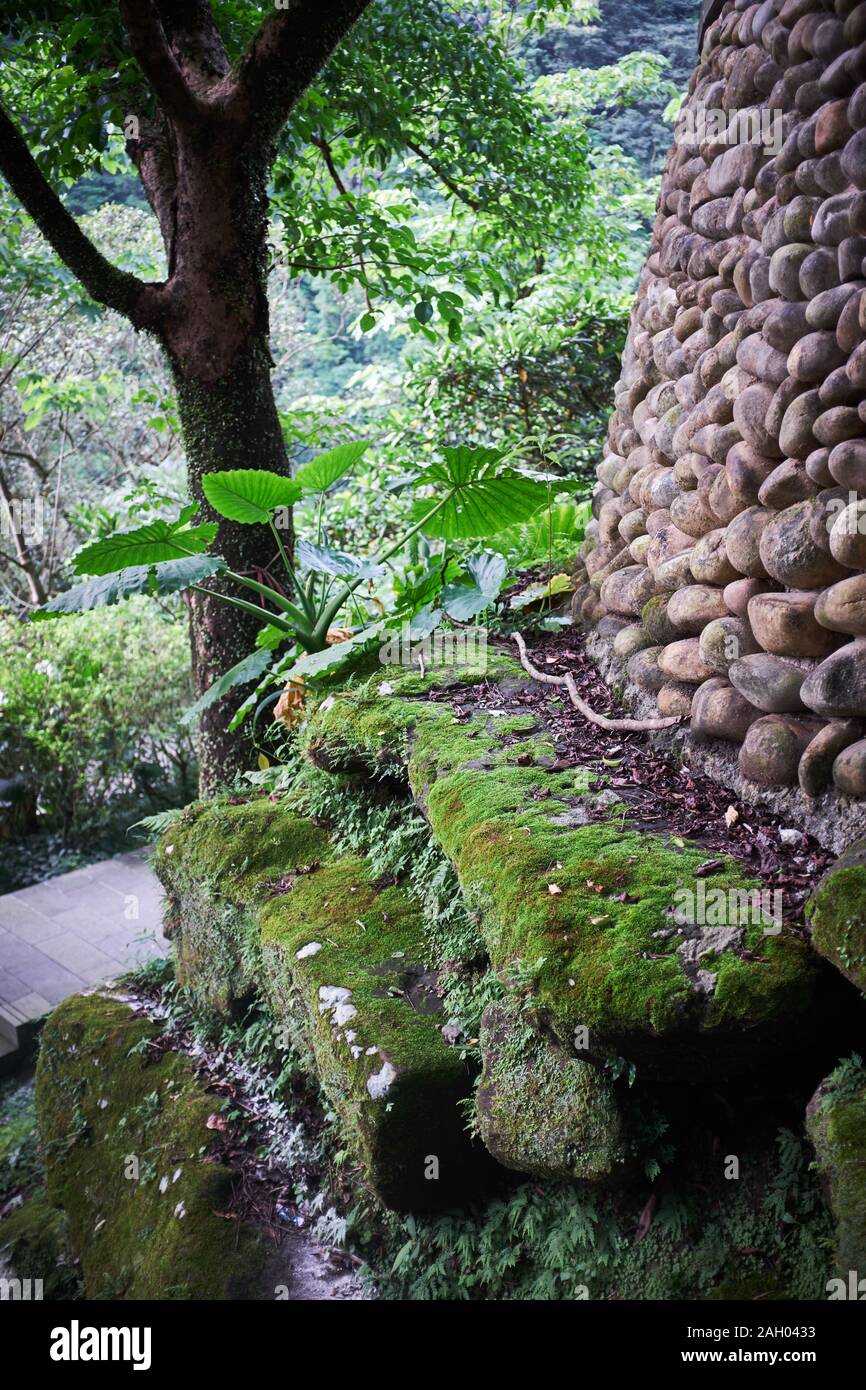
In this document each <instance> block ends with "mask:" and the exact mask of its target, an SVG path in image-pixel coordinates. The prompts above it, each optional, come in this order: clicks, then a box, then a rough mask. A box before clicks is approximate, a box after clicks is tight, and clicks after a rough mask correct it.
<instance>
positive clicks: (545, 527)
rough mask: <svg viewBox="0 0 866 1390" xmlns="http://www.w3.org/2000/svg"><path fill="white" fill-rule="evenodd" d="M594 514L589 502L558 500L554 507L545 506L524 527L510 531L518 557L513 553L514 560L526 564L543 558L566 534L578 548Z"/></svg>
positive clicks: (509, 536)
mask: <svg viewBox="0 0 866 1390" xmlns="http://www.w3.org/2000/svg"><path fill="white" fill-rule="evenodd" d="M590 515H591V512H590V507H589V503H588V502H581V503H577V504H576V503H574V502H554V503H553V505H552V506H551V507H545V509H544V511H542V512H537V513H536V514H535V516H533V517H531V518H530V519H529V521H527V522H526V523H525V524H524V525H523V526H518V527H515V528H514V531H513V532H509V535H508V537H507V540H508V542H509V544H510V545H511V546H513V549H514V551H515V552H516V557H515V555H514V554H513V553H512V563H514V560H515V558H516V559H517V560H518V561H519V562H522V563H526V564H530V563H532V562H533V561H536V560H543V559H544V558H545V556H546V555H547V553H548V551H549V550H550V546H551V542H553V543H554V544H555V543H556V541H557V539H561V538H562V537H568V538H569V541H570V543H571V544H572V546H573V549H574V550H575V551H576V550H577V547H578V545H579V544H580V542H581V540H582V539H583V533H584V530H585V528H586V523H587V521H588V520H589V517H590Z"/></svg>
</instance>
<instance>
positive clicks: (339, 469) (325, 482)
mask: <svg viewBox="0 0 866 1390" xmlns="http://www.w3.org/2000/svg"><path fill="white" fill-rule="evenodd" d="M369 447H370V441H369V439H354V440H352V442H351V443H350V444H338V445H337V447H336V449H328V450H327V451H326V452H325V453H324V454H317V455H316V457H315V458H314V459H310V461H309V463H305V464H304V466H303V467H302V468H299V469H298V471H297V473H296V474H295V476H294V479H293V481H294V482H296V483H297V484H298V486H299V487H301V488H303V490H304V492H326V491H327V489H328V488H329V487H332V486H333V484H334V483H335V482H337V480H338V479H339V478H342V477H343V475H344V474H345V473H348V471H349V469H350V468H354V467H355V464H356V463H357V462H358V461H359V459H361V458H362V457H363V455H364V454H365V453H366V452H367V450H368V449H369Z"/></svg>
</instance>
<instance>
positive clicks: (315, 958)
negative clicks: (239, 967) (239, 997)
mask: <svg viewBox="0 0 866 1390" xmlns="http://www.w3.org/2000/svg"><path fill="white" fill-rule="evenodd" d="M260 924H261V941H262V951H263V970H262V985H263V988H264V989H265V991H266V993H267V995H268V998H269V1000H270V1003H271V1007H272V1009H273V1011H274V1014H275V1016H276V1018H277V1020H278V1021H280V1020H285V1021H286V1022H287V1025H288V1026H289V1027H290V1028H291V1027H293V1026H296V1024H297V1022H298V1020H299V1019H300V1020H301V1021H302V1024H303V1027H304V1030H305V1033H306V1036H307V1038H308V1040H309V1042H310V1045H311V1047H312V1050H313V1053H314V1055H315V1063H316V1073H317V1075H318V1078H319V1081H320V1082H321V1085H322V1087H323V1089H324V1091H325V1093H326V1095H327V1096H328V1098H329V1100H330V1101H331V1103H332V1104H333V1106H334V1108H335V1109H336V1111H337V1113H338V1114H339V1115H340V1117H341V1118H342V1120H343V1122H344V1124H345V1126H346V1130H347V1133H348V1135H349V1136H350V1141H351V1142H352V1143H353V1146H354V1148H355V1150H356V1152H357V1154H358V1156H359V1157H360V1158H361V1160H362V1163H363V1167H364V1171H365V1173H366V1176H367V1178H368V1181H369V1182H370V1184H371V1186H372V1187H373V1189H374V1190H375V1192H376V1193H377V1195H378V1196H379V1197H380V1199H381V1200H382V1201H383V1202H384V1204H385V1205H386V1206H388V1207H392V1208H394V1209H397V1210H419V1209H424V1208H433V1207H441V1206H448V1205H454V1204H458V1203H461V1202H465V1201H466V1200H468V1198H469V1197H471V1195H472V1192H473V1190H474V1189H475V1188H477V1185H478V1183H479V1182H482V1181H483V1180H484V1177H485V1174H486V1172H487V1167H488V1165H487V1163H486V1161H485V1155H484V1154H483V1151H482V1150H481V1149H480V1146H478V1148H477V1149H476V1148H474V1146H473V1145H472V1144H471V1143H470V1140H469V1138H468V1135H467V1133H466V1129H465V1121H464V1118H463V1115H462V1111H461V1108H460V1103H461V1101H463V1100H465V1099H466V1098H467V1097H468V1096H469V1095H470V1094H471V1091H472V1085H473V1081H474V1073H473V1071H472V1069H470V1067H469V1065H468V1063H467V1062H466V1061H465V1060H464V1058H463V1055H462V1053H461V1049H460V1048H458V1047H452V1046H449V1045H448V1043H446V1041H445V1039H444V1037H443V1035H442V1032H441V1026H442V1024H443V1023H444V1021H445V1019H444V1016H443V1014H442V1012H441V1009H442V1003H441V997H440V992H439V985H438V981H437V978H436V975H435V973H434V972H433V971H431V970H429V969H428V968H427V966H426V964H425V942H424V935H423V924H422V917H421V912H420V910H419V908H418V907H417V905H416V904H415V903H413V902H412V901H411V900H410V899H409V898H408V897H407V895H406V893H405V892H404V891H403V890H402V889H401V888H399V887H396V886H394V885H382V884H378V883H376V882H375V881H374V879H373V876H372V871H371V869H370V867H369V865H368V863H367V862H366V860H364V859H360V858H343V859H339V860H337V861H335V862H333V863H331V864H326V865H323V866H322V867H321V868H320V869H319V870H317V871H316V872H315V873H311V874H308V875H306V876H304V877H303V878H300V879H298V880H296V881H295V883H294V886H293V888H292V891H291V892H289V893H286V894H282V895H279V896H277V897H274V898H273V899H272V900H271V901H270V902H269V903H268V904H267V905H265V906H264V907H263V908H262V909H261V911H260Z"/></svg>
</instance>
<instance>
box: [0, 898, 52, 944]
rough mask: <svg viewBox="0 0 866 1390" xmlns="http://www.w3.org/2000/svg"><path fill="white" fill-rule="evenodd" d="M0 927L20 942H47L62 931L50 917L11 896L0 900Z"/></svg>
mask: <svg viewBox="0 0 866 1390" xmlns="http://www.w3.org/2000/svg"><path fill="white" fill-rule="evenodd" d="M0 926H2V927H3V928H4V929H5V930H6V931H8V932H9V934H10V935H11V936H17V937H19V938H20V940H22V941H33V942H36V941H47V940H48V938H49V937H51V936H57V934H58V933H59V932H60V931H62V927H58V926H57V925H56V923H54V922H53V921H52V920H51V918H50V917H46V916H45V915H44V914H43V913H41V912H37V911H35V910H34V909H33V908H32V907H29V906H28V904H27V903H23V902H20V901H19V900H18V899H17V898H15V897H14V896H12V895H7V896H6V897H4V898H0Z"/></svg>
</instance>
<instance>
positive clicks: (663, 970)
mask: <svg viewBox="0 0 866 1390" xmlns="http://www.w3.org/2000/svg"><path fill="white" fill-rule="evenodd" d="M503 722H504V721H503ZM497 725H498V721H497V719H496V718H495V716H492V715H491V714H490V713H489V712H479V713H477V714H476V715H475V716H474V717H473V718H471V719H470V720H468V721H465V722H463V721H462V720H460V721H458V720H456V719H455V716H454V714H453V712H452V710H451V708H450V706H448V705H446V704H442V703H437V704H435V705H429V704H427V705H425V704H423V703H421V702H416V701H412V702H409V701H406V700H401V699H398V698H395V697H378V698H376V697H373V695H372V694H371V692H370V691H366V692H363V693H362V692H358V691H352V692H346V693H344V694H343V695H340V696H337V697H334V698H332V699H331V700H329V701H327V702H326V707H325V706H322V707H320V710H319V711H318V712H317V714H316V715H315V716H314V719H313V727H314V734H313V741H312V745H311V756H313V758H314V761H316V762H317V763H318V765H319V766H323V767H326V768H327V767H329V766H331V767H335V766H340V767H346V766H352V767H353V768H355V769H358V768H363V767H366V768H367V769H368V771H373V772H375V771H376V770H377V769H378V768H380V767H381V765H382V761H381V760H382V756H383V754H382V750H381V749H380V748H377V745H376V738H377V734H376V730H377V729H378V730H384V731H385V733H383V734H380V735H379V737H382V738H385V739H386V740H388V742H387V747H388V750H389V751H388V757H389V759H390V766H391V769H392V771H394V770H396V769H397V768H398V767H399V766H400V765H402V766H404V767H405V768H406V769H407V771H408V779H409V784H410V787H411V790H412V792H413V794H414V796H415V799H416V801H417V802H418V804H419V806H421V807H422V809H423V810H424V812H425V814H426V816H427V818H428V820H429V822H430V826H431V829H432V831H433V834H434V835H435V837H436V839H437V840H438V842H439V843H440V844H441V846H442V848H443V849H444V850H445V853H446V854H447V855H448V856H449V858H450V859H451V860H452V862H453V864H454V866H455V868H456V870H457V874H458V878H459V880H460V884H461V887H462V889H463V892H464V895H465V897H466V900H467V904H468V906H469V907H470V908H471V909H473V910H475V911H477V912H478V913H479V914H480V918H481V925H482V931H483V934H484V936H485V938H486V941H487V944H488V948H489V951H490V955H491V960H492V962H493V964H494V966H495V967H496V968H497V969H498V970H500V971H502V972H505V973H506V974H511V973H515V972H517V973H522V974H525V975H527V974H528V975H529V976H530V978H531V983H532V987H533V989H534V992H535V995H536V998H537V1001H538V1003H539V1005H540V1006H541V1007H542V1008H544V1009H545V1010H547V1011H549V1013H550V1016H551V1018H552V1020H553V1022H554V1026H555V1028H556V1029H557V1031H558V1033H559V1034H560V1036H561V1037H563V1038H566V1037H567V1036H568V1034H569V1032H570V1031H571V1030H572V1029H573V1028H574V1027H576V1026H579V1025H584V1026H586V1027H588V1028H589V1029H590V1033H591V1036H592V1039H593V1045H594V1046H595V1047H596V1048H597V1050H598V1052H600V1053H604V1052H608V1051H610V1050H611V1049H612V1048H613V1049H618V1048H622V1050H623V1051H626V1050H627V1049H628V1048H630V1047H631V1048H634V1047H635V1046H637V1047H638V1050H639V1051H640V1050H641V1048H642V1045H643V1044H645V1043H648V1044H649V1048H650V1050H652V1048H653V1046H654V1044H655V1041H656V1040H657V1039H658V1038H666V1037H667V1038H670V1039H671V1040H672V1041H673V1040H674V1039H675V1038H676V1037H677V1036H678V1035H680V1036H682V1035H683V1034H684V1033H688V1032H691V1033H695V1032H697V1033H698V1034H701V1035H705V1034H707V1033H712V1035H713V1041H714V1042H717V1041H718V1040H719V1039H720V1038H721V1039H724V1038H728V1039H730V1040H731V1041H732V1042H733V1043H734V1044H735V1046H739V1044H740V1042H741V1041H742V1036H743V1034H744V1033H748V1034H749V1035H750V1036H752V1037H754V1034H755V1032H756V1030H760V1029H761V1028H763V1027H764V1026H765V1025H777V1024H778V1023H779V1022H780V1021H782V1020H785V1019H793V1018H795V1017H797V1016H798V1015H799V1014H800V1013H801V1012H802V1011H803V1010H804V1009H806V1008H807V1007H808V1005H809V1002H810V999H811V994H812V988H813V983H814V969H813V967H812V964H811V962H810V958H809V953H808V949H807V948H806V947H805V945H804V944H803V943H802V942H801V941H800V940H799V939H798V938H796V937H794V936H791V935H789V934H787V933H784V932H783V933H782V934H781V935H780V936H769V935H765V932H764V923H763V922H762V921H761V920H755V918H756V916H757V914H753V913H747V914H746V920H744V921H742V923H741V925H742V928H743V930H742V937H741V938H739V940H738V941H737V942H735V943H733V944H731V943H729V944H728V946H727V948H724V947H723V948H721V949H720V950H719V952H718V955H717V957H715V958H714V957H712V956H709V957H707V958H706V959H705V960H703V961H701V962H700V964H701V968H702V972H703V973H704V974H711V975H712V976H713V977H714V979H713V981H712V987H711V988H699V987H697V985H696V982H695V980H694V979H693V978H692V976H690V975H689V974H688V973H687V971H686V968H685V966H684V963H683V957H682V956H681V955H680V953H679V949H678V948H679V947H680V945H681V944H682V942H683V939H684V938H683V935H682V934H676V933H674V932H672V931H671V930H670V929H671V927H672V926H673V925H674V923H673V921H672V912H673V909H674V907H675V906H677V905H678V899H677V896H676V895H677V892H678V890H683V891H688V892H691V893H692V894H693V895H694V897H695V899H697V895H698V892H699V882H698V879H697V878H696V877H695V870H696V869H697V868H698V866H699V865H700V864H702V862H703V861H704V860H705V859H706V857H707V856H706V852H705V851H704V850H703V849H701V848H699V847H697V846H695V845H683V846H679V845H675V844H674V843H673V842H667V843H666V842H664V841H662V840H661V839H660V838H658V837H655V836H651V835H647V834H644V833H637V832H635V831H632V830H630V829H629V828H628V825H627V819H626V815H625V808H624V807H623V808H617V809H616V812H615V815H614V816H613V818H612V819H609V820H602V821H598V820H596V821H595V822H594V823H592V824H581V821H582V820H585V819H589V818H590V817H589V816H588V815H586V814H585V813H583V811H582V798H583V796H584V795H585V794H586V792H587V790H588V779H580V778H578V777H577V776H576V774H575V773H574V772H571V773H558V774H550V773H546V772H545V771H544V767H545V764H546V763H547V762H548V754H549V753H551V752H552V751H553V745H552V743H551V742H550V740H548V739H546V738H545V736H543V735H539V734H536V736H535V737H534V738H533V739H531V740H520V741H518V740H514V739H513V732H512V731H510V730H508V729H506V730H503V729H502V728H499V727H497ZM395 729H399V730H400V735H399V738H395V737H392V736H390V735H389V732H388V731H393V730H395ZM521 754H525V758H524V757H521ZM530 758H531V759H532V762H531V763H529V762H528V759H530ZM518 759H519V762H520V765H518ZM590 794H591V793H590ZM608 814H609V815H611V811H610V810H609V811H608ZM757 887H758V885H757V884H756V883H755V882H754V880H749V879H747V878H746V877H745V876H744V875H743V873H742V871H741V870H740V868H739V866H738V865H737V864H736V863H735V862H734V861H733V860H728V861H726V863H725V864H724V866H723V868H722V870H721V872H719V873H716V874H714V875H713V877H712V889H713V890H715V891H717V890H719V889H721V890H723V891H724V892H725V893H727V892H728V891H729V890H741V891H744V892H745V891H748V890H749V889H753V888H757ZM557 890H558V891H557ZM733 925H740V919H737V921H736V922H735V923H733ZM744 951H747V952H748V953H749V954H748V956H747V955H746V954H744ZM679 1051H680V1054H681V1060H682V1065H683V1066H684V1068H686V1069H688V1068H689V1067H690V1066H692V1064H693V1062H692V1057H691V1052H690V1049H689V1048H688V1047H682V1048H680V1049H679ZM671 1056H672V1057H673V1053H671ZM717 1056H718V1053H717Z"/></svg>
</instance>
